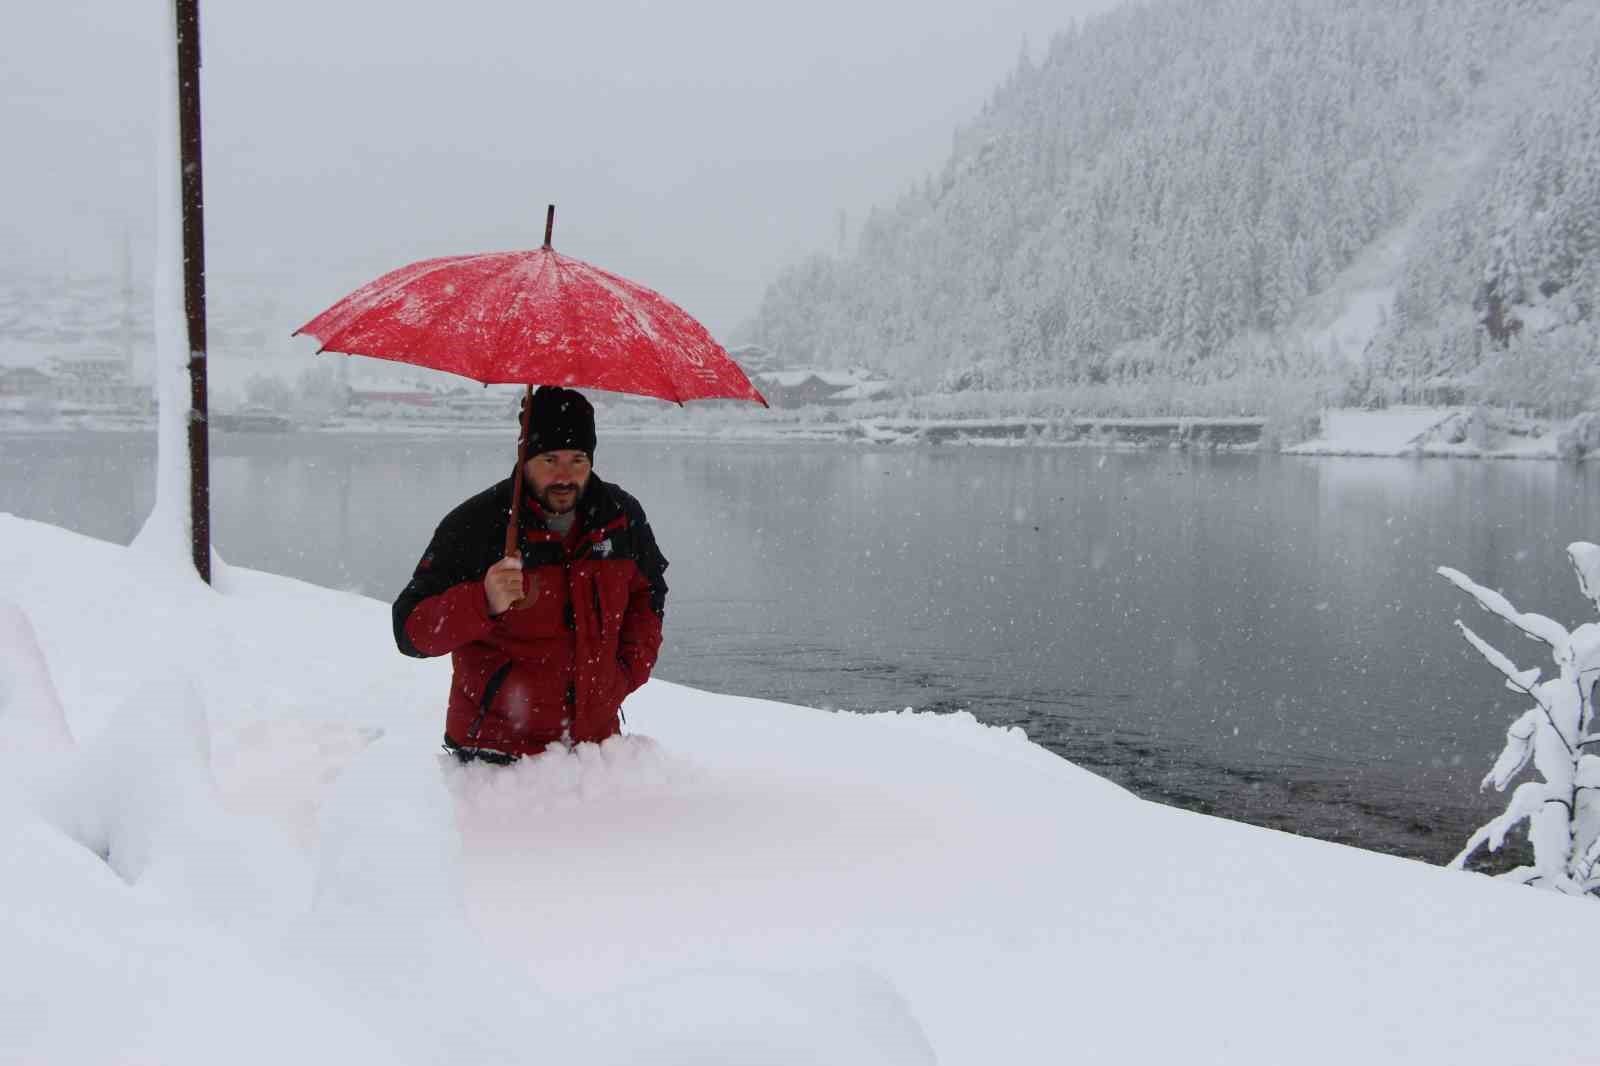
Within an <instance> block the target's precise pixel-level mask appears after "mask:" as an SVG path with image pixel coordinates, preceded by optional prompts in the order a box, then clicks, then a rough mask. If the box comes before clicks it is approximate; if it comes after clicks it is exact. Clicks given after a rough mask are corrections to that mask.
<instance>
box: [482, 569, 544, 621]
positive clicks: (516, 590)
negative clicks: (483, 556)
mask: <svg viewBox="0 0 1600 1066" xmlns="http://www.w3.org/2000/svg"><path fill="white" fill-rule="evenodd" d="M532 591H533V590H531V589H530V590H529V594H530V595H531V594H532ZM483 592H484V595H486V596H487V597H488V598H489V614H490V616H491V617H493V616H495V615H501V614H504V613H505V612H506V611H509V610H510V609H511V608H512V607H514V606H515V605H516V604H517V602H518V601H519V600H521V599H522V560H521V559H519V558H517V557H516V556H515V555H508V556H506V557H505V558H504V559H501V560H500V561H499V562H498V563H495V564H494V565H493V566H491V567H489V569H488V570H487V571H486V572H485V573H484V575H483Z"/></svg>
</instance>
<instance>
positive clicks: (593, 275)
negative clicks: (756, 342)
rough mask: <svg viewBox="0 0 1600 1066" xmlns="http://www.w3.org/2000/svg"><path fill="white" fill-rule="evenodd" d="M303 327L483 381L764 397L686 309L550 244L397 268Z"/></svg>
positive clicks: (357, 350) (665, 395) (329, 344)
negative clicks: (551, 246) (556, 249)
mask: <svg viewBox="0 0 1600 1066" xmlns="http://www.w3.org/2000/svg"><path fill="white" fill-rule="evenodd" d="M295 333H296V334H300V333H304V334H308V335H310V336H312V337H315V338H316V339H317V340H318V341H320V342H321V343H322V347H321V348H320V349H319V350H320V351H335V352H345V353H348V354H351V355H369V356H375V357H377V358H379V359H391V360H395V361H397V362H402V363H412V364H415V365H417V366H424V367H430V368H432V369H434V370H444V371H448V372H449V373H452V374H460V375H461V376H462V377H467V378H472V379H473V380H474V381H481V382H483V383H485V384H515V385H565V386H567V387H569V388H593V389H605V390H608V391H611V392H625V393H631V394H633V395H636V396H655V397H658V398H659V399H663V400H671V401H673V402H675V403H683V402H684V401H685V400H708V399H733V400H751V401H754V402H756V403H759V404H762V405H763V406H765V405H766V402H767V401H766V399H765V398H764V397H763V396H762V395H761V393H760V392H758V391H757V390H756V388H755V386H754V385H752V384H750V379H749V378H747V377H746V376H745V374H744V371H742V370H740V369H739V365H738V364H737V363H735V362H734V361H733V360H732V359H731V358H729V356H728V353H727V352H726V351H725V350H724V349H723V347H722V345H720V344H718V343H717V342H716V341H715V340H713V339H712V338H711V334H710V333H708V332H706V328H705V327H704V326H702V325H701V324H700V323H699V322H696V321H695V320H694V318H692V317H691V316H690V315H689V314H688V312H686V311H684V310H683V309H682V308H680V307H679V306H677V305H676V304H674V303H673V302H672V301H670V300H668V299H667V298H666V297H664V296H662V295H661V294H659V293H657V292H655V291H653V290H651V289H647V288H645V287H644V286H642V285H638V284H635V283H634V282H631V281H628V280H627V279H625V278H621V277H618V276H617V275H615V274H612V273H609V272H607V271H604V270H601V269H599V268H598V267H594V266H590V265H589V264H588V263H585V262H583V261H582V260H581V259H572V258H569V257H568V256H564V255H560V254H558V253H557V252H556V251H555V250H554V249H552V248H550V247H549V246H548V245H546V246H545V247H543V248H539V249H536V250H534V251H529V252H491V253H487V254H483V255H459V256H448V257H445V258H442V259H425V260H423V261H422V262H419V263H413V264H411V265H410V266H406V267H401V268H400V269H399V270H396V271H393V272H391V273H388V274H385V275H384V276H383V277H381V278H379V279H378V280H376V281H374V282H371V283H370V284H367V285H365V286H363V287H362V288H360V289H357V290H356V291H355V292H353V293H351V294H350V295H349V296H346V297H345V298H344V299H342V300H340V301H339V302H338V303H336V304H334V305H333V306H332V307H330V308H328V309H327V310H326V311H324V312H322V314H320V315H318V316H317V317H316V318H313V319H312V320H311V321H310V322H307V323H306V324H305V325H303V326H301V327H300V328H299V329H297V330H295Z"/></svg>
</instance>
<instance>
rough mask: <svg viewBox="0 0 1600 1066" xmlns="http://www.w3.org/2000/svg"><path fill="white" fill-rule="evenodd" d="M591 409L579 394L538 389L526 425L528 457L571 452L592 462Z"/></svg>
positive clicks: (553, 387) (569, 390)
mask: <svg viewBox="0 0 1600 1066" xmlns="http://www.w3.org/2000/svg"><path fill="white" fill-rule="evenodd" d="M594 445H595V436H594V407H592V406H591V405H590V403H589V401H588V400H586V399H584V398H583V396H582V395H581V394H580V393H577V392H575V391H573V390H572V389H563V388H558V387H557V386H555V385H541V386H539V388H538V389H537V390H535V392H534V394H533V417H532V418H531V419H530V420H529V424H528V454H529V455H530V456H532V455H538V454H539V453H540V452H554V451H560V450H562V449H564V448H571V449H573V450H575V451H580V452H587V453H588V455H589V458H590V459H593V458H594Z"/></svg>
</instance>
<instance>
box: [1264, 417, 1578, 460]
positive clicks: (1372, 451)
mask: <svg viewBox="0 0 1600 1066" xmlns="http://www.w3.org/2000/svg"><path fill="white" fill-rule="evenodd" d="M1284 451H1285V452H1286V453H1288V454H1291V455H1372V456H1405V455H1423V456H1437V457H1455V458H1482V459H1554V458H1556V457H1557V456H1558V454H1559V449H1558V447H1557V443H1556V435H1555V434H1554V433H1552V432H1549V431H1548V430H1547V429H1544V428H1542V427H1536V426H1522V425H1515V424H1512V423H1510V421H1509V420H1507V419H1504V418H1501V417H1498V416H1494V415H1492V414H1489V413H1486V412H1483V411H1474V410H1473V409H1471V408H1463V407H1389V408H1385V409H1384V410H1381V411H1365V410H1359V409H1353V408H1337V409H1329V410H1327V411H1324V412H1323V415H1322V431H1321V432H1320V433H1319V434H1318V435H1317V436H1316V437H1315V438H1313V439H1311V440H1308V441H1304V442H1302V443H1300V444H1295V445H1292V446H1290V447H1287V448H1285V449H1284Z"/></svg>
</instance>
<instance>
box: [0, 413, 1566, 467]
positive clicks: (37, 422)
mask: <svg viewBox="0 0 1600 1066" xmlns="http://www.w3.org/2000/svg"><path fill="white" fill-rule="evenodd" d="M830 413H832V411H831V410H830ZM703 420H704V415H702V414H700V413H698V412H696V414H695V415H694V416H693V422H692V423H691V424H688V425H676V426H675V425H670V424H667V423H664V422H641V423H632V424H628V423H623V424H616V425H611V426H608V427H606V429H605V433H606V435H607V436H611V437H617V438H624V439H632V440H663V441H672V440H682V441H694V442H727V441H736V442H741V443H752V444H819V443H820V444H841V445H868V446H872V447H982V448H1093V449H1104V450H1125V451H1149V450H1155V449H1164V450H1178V451H1205V452H1230V453H1240V452H1243V453H1249V452H1255V453H1262V452H1267V453H1272V454H1281V455H1292V456H1303V457H1308V458H1360V459H1498V460H1518V459H1520V460H1526V459H1540V460H1559V459H1570V460H1571V461H1580V462H1581V461H1582V460H1583V458H1584V453H1583V451H1582V450H1579V451H1578V452H1577V453H1576V454H1574V455H1571V456H1565V455H1563V454H1562V449H1561V447H1560V446H1559V444H1558V441H1557V434H1556V433H1555V432H1554V431H1552V430H1550V429H1548V428H1545V427H1537V426H1529V425H1527V424H1515V423H1511V422H1510V421H1509V419H1508V418H1506V417H1505V416H1500V415H1495V414H1490V415H1484V414H1482V413H1480V412H1475V411H1473V410H1472V409H1466V408H1409V407H1405V408H1389V409H1386V410H1382V411H1363V410H1356V409H1330V410H1329V411H1327V412H1325V413H1324V416H1323V419H1322V423H1323V430H1324V431H1323V433H1322V434H1321V435H1319V436H1317V437H1314V438H1311V439H1308V440H1304V441H1298V442H1296V443H1294V444H1288V445H1284V446H1282V447H1273V446H1272V443H1271V436H1270V431H1271V425H1270V421H1269V420H1268V419H1266V418H1260V417H1257V418H1251V417H1189V416H1184V417H1155V416H1151V417H1133V418H1055V419H1052V418H1044V417H1039V416H998V417H973V418H927V419H917V418H904V417H902V418H881V417H880V418H847V417H843V416H839V417H837V418H836V419H835V420H833V421H825V420H816V421H801V420H795V421H790V422H785V423H780V424H769V425H761V424H758V423H756V422H753V421H750V420H748V419H747V418H744V417H740V418H736V419H732V420H730V421H728V422H726V423H724V424H721V425H706V424H704V421H703ZM155 428H156V422H155V419H154V418H153V417H151V418H142V417H117V418H89V417H85V416H77V417H72V416H69V417H56V418H52V419H49V420H43V419H20V418H18V419H0V434H3V435H5V436H10V437H17V438H25V437H46V436H54V435H61V434H77V433H108V434H132V435H145V434H154V432H155ZM507 431H508V427H507V426H505V425H503V424H501V423H500V422H494V423H482V422H466V421H459V422H458V421H446V420H439V421H424V420H417V419H404V420H400V419H396V420H389V421H385V420H383V419H377V418H360V419H349V420H343V421H340V422H334V423H323V424H319V425H311V424H300V425H294V426H292V427H290V428H278V429H266V430H261V429H222V428H220V427H219V428H217V431H216V432H217V433H218V435H219V436H222V437H225V438H235V437H238V438H245V439H269V438H273V437H281V436H285V435H288V434H294V435H296V436H301V435H308V434H320V435H326V436H343V437H413V438H421V439H436V438H438V437H442V436H474V437H476V436H483V437H500V436H503V435H504V434H506V433H507ZM1264 444H1265V445H1266V447H1264V446H1263V445H1264ZM1496 445H1498V446H1496Z"/></svg>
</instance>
